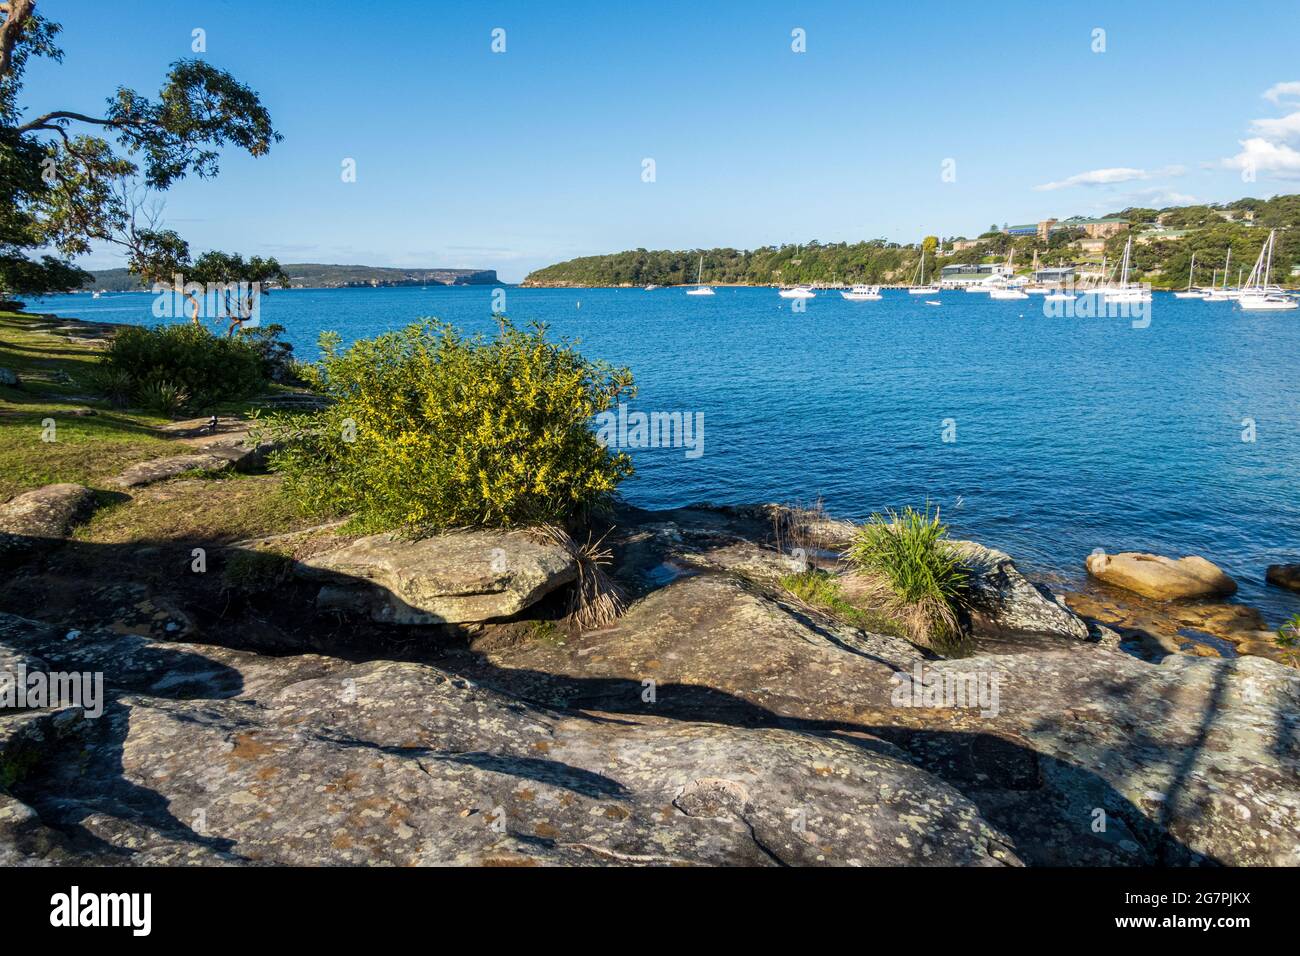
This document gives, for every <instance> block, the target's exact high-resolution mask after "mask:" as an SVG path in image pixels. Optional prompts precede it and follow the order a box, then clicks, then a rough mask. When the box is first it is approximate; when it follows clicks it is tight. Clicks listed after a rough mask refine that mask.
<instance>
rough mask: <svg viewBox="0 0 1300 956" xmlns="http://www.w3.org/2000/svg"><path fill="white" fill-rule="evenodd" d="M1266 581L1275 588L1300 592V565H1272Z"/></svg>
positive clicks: (1266, 573) (1265, 575) (1265, 577)
mask: <svg viewBox="0 0 1300 956" xmlns="http://www.w3.org/2000/svg"><path fill="white" fill-rule="evenodd" d="M1264 580H1265V581H1267V582H1268V583H1269V584H1272V585H1273V586H1275V587H1279V588H1287V589H1288V590H1291V591H1300V564H1270V565H1269V566H1268V571H1267V572H1265V574H1264Z"/></svg>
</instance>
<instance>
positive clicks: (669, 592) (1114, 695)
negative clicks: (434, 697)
mask: <svg viewBox="0 0 1300 956" xmlns="http://www.w3.org/2000/svg"><path fill="white" fill-rule="evenodd" d="M1038 641H1039V642H1040V643H1041V647H1035V648H1034V649H1030V650H1021V651H1018V652H1016V653H1010V654H987V653H977V654H975V655H974V656H972V657H969V658H963V659H961V660H948V661H933V660H926V659H925V657H924V656H923V654H922V652H920V651H919V650H917V649H915V648H913V647H911V646H910V645H908V644H906V643H905V642H903V641H901V640H898V639H895V638H891V637H887V636H883V635H870V634H866V633H864V632H861V631H855V630H854V629H852V628H841V627H831V626H827V625H824V624H821V623H818V622H814V621H810V620H808V619H807V618H805V617H803V616H802V615H801V614H799V613H798V612H797V611H795V610H793V609H790V608H784V607H781V606H779V605H778V604H776V603H773V602H772V601H770V600H768V599H765V598H764V597H762V596H761V595H759V594H756V593H754V592H753V591H752V590H750V589H748V588H746V587H744V586H742V585H741V584H740V583H739V582H737V581H735V580H729V579H728V578H727V577H725V576H724V575H719V574H704V575H699V576H696V577H692V578H683V579H679V580H676V581H674V582H673V583H671V584H669V585H667V586H666V587H663V588H661V589H659V590H656V591H654V592H653V593H651V594H650V595H648V596H647V597H645V598H643V599H642V600H640V601H639V602H637V603H636V604H634V605H633V606H632V607H631V608H630V609H629V611H628V613H627V614H626V615H625V616H624V617H623V618H622V619H621V620H620V621H619V622H618V623H617V624H616V625H615V626H613V627H609V628H605V629H602V630H600V631H595V632H590V633H587V634H582V635H579V636H577V637H574V638H571V639H569V640H567V641H566V642H565V643H564V644H563V645H558V644H554V643H544V642H536V641H534V642H524V643H515V644H511V645H502V646H501V647H499V648H494V649H490V650H489V651H488V660H487V662H486V663H485V664H484V666H483V668H482V669H470V670H468V671H466V673H467V674H468V675H469V676H470V677H472V678H473V679H476V680H477V681H478V682H479V683H481V684H483V685H485V686H492V687H495V688H499V689H507V688H509V689H513V690H515V691H516V692H518V693H522V694H525V695H526V696H527V697H528V698H529V699H533V700H539V701H542V702H545V703H548V704H551V705H553V706H568V707H581V708H584V709H591V710H597V711H602V712H607V713H616V714H619V715H629V714H664V715H671V716H675V717H677V718H678V719H681V720H705V721H711V722H713V723H717V724H721V725H728V726H755V725H762V724H765V723H766V724H775V725H778V726H782V727H786V728H789V729H798V730H802V731H804V732H807V733H818V734H824V733H833V734H839V735H846V734H847V735H857V734H865V735H868V736H869V737H871V738H883V739H886V740H889V741H891V742H892V743H893V744H895V745H896V746H897V747H899V748H900V749H901V750H903V751H904V752H906V753H907V754H908V755H909V756H910V758H911V759H912V760H913V761H914V762H915V764H916V765H917V766H918V767H920V768H922V769H925V770H926V771H927V772H929V773H931V774H933V775H934V776H935V777H936V778H937V779H940V780H942V781H943V782H944V783H945V784H947V785H949V786H953V787H955V788H957V789H958V790H960V791H961V792H962V793H963V794H965V795H966V796H967V797H969V798H971V799H972V800H973V801H974V802H975V803H976V804H977V805H978V806H979V807H980V810H981V813H982V814H983V815H984V816H985V817H986V819H988V820H989V822H990V823H992V824H993V825H995V826H996V827H998V828H999V829H1000V830H1002V831H1003V832H1005V833H1006V834H1007V835H1008V836H1009V837H1011V839H1012V841H1013V844H1014V850H1015V852H1016V854H1017V856H1019V857H1020V858H1021V859H1022V860H1024V861H1025V862H1027V863H1030V864H1031V865H1153V864H1157V863H1163V864H1187V863H1193V862H1205V861H1207V860H1217V861H1219V862H1223V863H1229V864H1232V865H1245V864H1255V865H1260V864H1267V865H1283V864H1288V865H1294V864H1295V863H1296V862H1298V861H1300V785H1298V784H1297V780H1298V779H1300V776H1298V775H1300V743H1298V741H1300V734H1298V733H1297V730H1298V729H1300V675H1298V674H1296V672H1295V671H1294V670H1292V669H1290V668H1286V667H1283V666H1281V665H1278V664H1275V663H1273V662H1271V661H1267V660H1262V659H1255V658H1240V659H1236V660H1219V659H1200V658H1192V657H1185V656H1182V655H1171V656H1168V657H1166V658H1165V659H1164V660H1163V661H1162V662H1161V663H1160V664H1159V665H1156V664H1152V663H1148V662H1145V661H1142V660H1139V659H1137V658H1135V657H1132V656H1130V655H1128V654H1124V653H1120V652H1118V651H1114V650H1110V649H1107V648H1106V647H1103V646H1099V645H1097V644H1092V643H1086V642H1083V641H1078V640H1074V639H1072V638H1071V639H1064V638H1060V637H1053V636H1050V635H1044V636H1042V637H1041V638H1039V639H1038ZM918 666H920V667H921V668H922V672H921V675H922V678H923V679H924V680H927V681H931V682H934V683H935V684H936V685H938V686H944V685H947V686H949V687H951V688H954V689H955V688H957V687H963V686H964V687H966V688H968V689H969V688H972V687H984V688H987V691H988V693H989V694H990V695H991V693H992V688H993V687H995V686H996V687H997V689H998V690H997V701H996V706H995V707H993V708H991V710H995V711H996V713H991V712H989V710H990V708H981V707H978V706H964V707H963V706H960V704H961V699H960V698H955V699H951V700H949V699H945V700H943V701H942V702H941V704H940V706H925V705H923V704H922V705H918V704H917V702H916V700H915V698H913V697H911V696H910V695H904V696H903V698H902V699H900V698H899V696H897V692H898V691H899V690H900V689H901V688H903V687H905V686H906V682H909V681H911V682H913V684H914V683H915V681H914V677H915V675H916V674H917V671H916V668H917V667H918ZM647 679H648V680H652V681H653V682H654V687H655V699H654V702H653V703H647V702H645V701H644V700H643V699H642V694H643V689H644V686H645V685H644V683H643V682H644V681H646V680H647ZM1098 808H1100V809H1103V810H1104V811H1105V813H1106V820H1107V828H1106V830H1105V831H1104V832H1098V831H1096V830H1094V829H1093V827H1092V821H1093V820H1094V819H1096V817H1095V811H1096V810H1097V809H1098Z"/></svg>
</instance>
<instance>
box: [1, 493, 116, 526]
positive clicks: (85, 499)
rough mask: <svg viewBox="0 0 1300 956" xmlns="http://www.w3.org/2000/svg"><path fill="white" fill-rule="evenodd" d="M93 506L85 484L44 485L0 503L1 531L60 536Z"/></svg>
mask: <svg viewBox="0 0 1300 956" xmlns="http://www.w3.org/2000/svg"><path fill="white" fill-rule="evenodd" d="M94 506H95V493H94V492H93V491H91V490H90V489H89V488H87V487H86V486H85V485H75V484H59V485H46V486H45V487H43V488H37V489H36V490H35V491H28V492H25V493H23V494H21V495H18V496H17V497H16V498H12V499H11V500H9V501H8V502H6V503H5V504H3V505H0V531H3V532H8V533H9V534H24V535H31V536H32V537H38V538H62V537H64V536H65V535H67V534H68V532H69V531H70V530H72V526H73V525H74V524H76V523H77V521H78V520H80V519H81V518H84V517H85V516H86V514H87V513H88V512H89V511H90V510H91V509H93V508H94Z"/></svg>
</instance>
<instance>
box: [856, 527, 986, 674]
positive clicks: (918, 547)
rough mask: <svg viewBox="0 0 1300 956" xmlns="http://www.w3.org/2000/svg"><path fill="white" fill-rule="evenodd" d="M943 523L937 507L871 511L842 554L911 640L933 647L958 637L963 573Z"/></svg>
mask: <svg viewBox="0 0 1300 956" xmlns="http://www.w3.org/2000/svg"><path fill="white" fill-rule="evenodd" d="M947 539H948V526H947V525H945V524H943V523H942V522H941V521H940V520H939V511H938V509H935V512H934V514H933V516H931V514H930V507H929V505H927V506H926V508H925V510H924V511H916V510H914V509H913V508H911V507H907V508H904V509H903V511H902V513H901V514H899V513H896V512H893V511H890V512H888V513H887V514H886V515H885V516H881V515H879V514H873V515H872V516H871V520H870V521H869V522H868V523H867V524H865V525H863V526H862V528H860V529H859V530H858V533H857V535H856V536H855V537H854V539H853V543H852V544H850V545H849V548H848V551H847V552H846V557H847V558H848V560H849V562H850V563H851V564H852V565H854V567H856V568H857V569H858V570H859V571H860V572H862V573H863V574H864V575H866V576H867V577H869V578H871V579H873V580H874V581H875V582H877V583H878V585H879V589H880V592H881V595H882V597H883V598H884V599H885V601H886V603H887V604H888V605H889V606H890V608H891V611H892V612H893V613H895V614H897V615H898V616H899V617H900V618H901V619H902V620H903V622H904V623H905V624H906V626H907V628H908V631H909V632H910V633H911V635H912V638H913V640H916V641H918V642H920V643H926V644H930V645H932V646H934V647H936V648H940V649H944V648H952V647H955V646H957V645H958V644H959V643H960V641H961V622H960V620H959V618H958V613H957V612H958V609H959V607H960V606H961V605H962V604H963V603H964V601H965V596H966V592H967V588H968V575H967V572H966V569H965V568H964V567H963V566H962V564H961V561H960V559H959V558H958V556H957V554H956V553H955V552H954V551H953V549H952V547H951V545H950V544H949V543H948V540H947Z"/></svg>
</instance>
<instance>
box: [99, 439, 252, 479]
mask: <svg viewBox="0 0 1300 956" xmlns="http://www.w3.org/2000/svg"><path fill="white" fill-rule="evenodd" d="M270 448H271V446H270V445H269V444H267V443H262V444H258V445H254V444H250V443H246V442H245V441H244V440H243V437H242V436H240V437H238V438H235V439H233V440H231V439H227V440H218V441H215V442H212V443H210V444H207V445H204V446H203V447H202V448H201V449H200V450H199V451H197V452H195V453H193V454H189V455H171V456H169V457H166V458H153V459H150V460H149V461H142V462H139V463H138V464H135V465H132V466H131V467H130V468H128V469H126V471H124V472H122V474H120V475H118V476H117V477H116V478H115V479H113V482H112V483H113V484H114V485H115V486H117V487H119V488H140V487H143V486H144V485H152V484H154V483H155V482H159V481H167V480H168V479H171V478H176V477H177V476H179V475H183V474H185V473H187V472H192V471H199V472H204V473H207V474H216V473H219V472H223V471H226V470H228V469H232V468H233V469H235V470H237V471H249V470H252V469H253V468H257V467H260V466H261V465H262V464H263V463H264V462H265V461H266V456H267V454H268V452H269V451H270Z"/></svg>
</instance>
